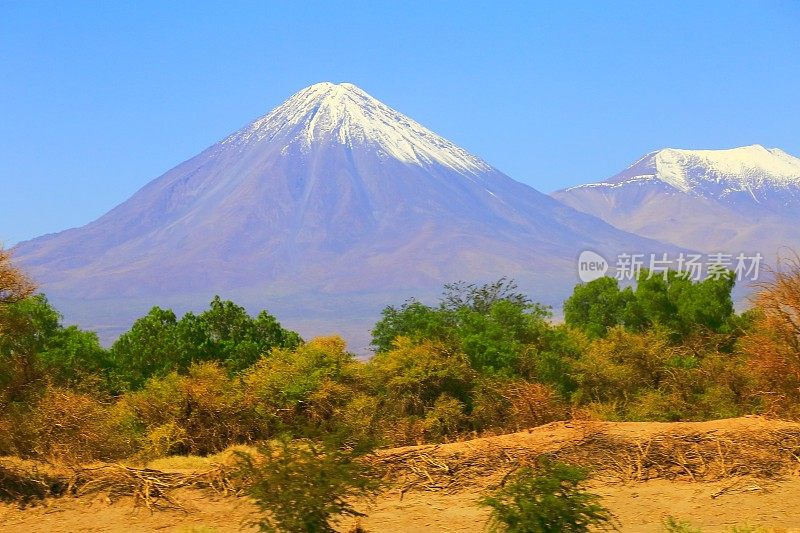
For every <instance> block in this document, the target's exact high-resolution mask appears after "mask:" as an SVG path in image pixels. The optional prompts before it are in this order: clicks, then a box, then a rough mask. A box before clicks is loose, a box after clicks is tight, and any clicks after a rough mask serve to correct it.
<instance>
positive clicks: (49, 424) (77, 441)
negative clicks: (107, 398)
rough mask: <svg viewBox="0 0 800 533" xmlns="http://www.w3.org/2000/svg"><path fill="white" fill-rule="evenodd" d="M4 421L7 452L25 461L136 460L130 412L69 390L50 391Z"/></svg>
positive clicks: (10, 412)
mask: <svg viewBox="0 0 800 533" xmlns="http://www.w3.org/2000/svg"><path fill="white" fill-rule="evenodd" d="M3 418H4V421H5V423H4V424H3V425H5V429H6V431H7V432H6V433H5V435H4V437H3V439H2V440H3V446H4V447H8V448H10V451H11V452H13V453H14V454H15V455H18V456H20V457H30V458H39V459H48V460H50V459H52V460H58V461H62V462H63V461H67V462H80V461H91V460H98V459H101V460H114V459H120V458H123V457H127V456H128V455H130V454H131V453H132V452H133V450H134V447H135V443H136V434H135V431H134V428H133V420H131V419H130V418H129V417H128V416H127V414H126V413H125V412H124V411H122V410H120V409H118V408H116V406H114V405H113V404H111V403H106V402H101V401H100V400H98V399H97V398H95V397H93V396H91V395H89V394H86V393H80V392H75V391H71V390H68V389H63V388H57V387H52V386H48V387H47V388H46V389H45V391H44V392H43V394H42V395H41V397H40V398H39V399H38V400H37V401H36V402H35V403H34V404H32V405H21V404H16V405H14V406H12V409H10V410H8V411H7V412H6V416H4V417H3Z"/></svg>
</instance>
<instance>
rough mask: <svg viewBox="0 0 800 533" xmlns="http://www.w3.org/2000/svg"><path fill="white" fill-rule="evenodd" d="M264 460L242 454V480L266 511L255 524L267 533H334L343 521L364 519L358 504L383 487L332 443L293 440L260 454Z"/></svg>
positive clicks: (364, 466) (354, 454) (350, 454)
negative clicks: (349, 518) (336, 524)
mask: <svg viewBox="0 0 800 533" xmlns="http://www.w3.org/2000/svg"><path fill="white" fill-rule="evenodd" d="M259 452H260V454H261V455H262V457H261V458H258V459H256V458H254V457H253V456H252V455H249V454H240V456H239V457H240V459H241V470H240V472H241V475H242V476H243V477H244V478H245V479H246V480H247V482H248V484H249V493H250V495H251V496H252V497H253V498H254V499H255V502H256V505H258V507H259V509H260V510H261V511H262V516H261V517H260V518H259V519H258V520H257V521H255V522H254V525H258V526H259V529H260V530H261V531H265V532H294V531H298V532H300V531H303V532H310V533H328V532H334V531H336V529H335V528H334V523H335V521H336V520H337V519H338V518H340V517H343V516H351V517H360V516H364V514H363V513H361V512H359V511H357V510H356V509H355V507H353V500H354V499H355V498H358V497H364V496H370V495H372V494H374V493H375V491H377V489H378V482H377V480H376V478H375V477H374V476H373V475H372V472H371V468H370V467H369V466H368V464H367V463H365V462H363V461H360V460H359V453H357V452H355V451H352V450H343V449H341V448H340V447H338V446H336V445H334V444H330V443H318V442H314V441H309V440H291V439H290V438H289V437H284V438H282V439H279V440H278V441H277V442H276V443H275V442H270V443H267V444H265V445H263V446H262V447H261V448H259Z"/></svg>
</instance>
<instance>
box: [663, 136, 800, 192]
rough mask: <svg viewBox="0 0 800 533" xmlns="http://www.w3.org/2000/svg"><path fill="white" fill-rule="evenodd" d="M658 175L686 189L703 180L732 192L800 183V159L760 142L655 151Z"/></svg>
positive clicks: (699, 183) (676, 186)
mask: <svg viewBox="0 0 800 533" xmlns="http://www.w3.org/2000/svg"><path fill="white" fill-rule="evenodd" d="M652 159H653V165H654V167H655V171H656V176H657V177H658V178H659V179H661V180H662V181H664V182H666V183H668V184H670V185H672V186H673V187H675V188H677V189H679V190H682V191H684V192H687V191H690V190H695V189H697V186H698V185H702V184H703V182H713V183H717V184H720V185H725V186H726V187H727V188H728V189H730V192H734V191H747V190H754V189H760V188H763V187H765V186H772V187H781V186H783V187H785V186H790V185H797V184H800V159H797V158H796V157H792V156H790V155H789V154H787V153H786V152H784V151H782V150H779V149H777V148H772V149H767V148H764V147H763V146H761V145H759V144H754V145H751V146H742V147H740V148H732V149H729V150H678V149H674V148H667V149H664V150H660V151H658V152H656V153H655V154H653V156H652Z"/></svg>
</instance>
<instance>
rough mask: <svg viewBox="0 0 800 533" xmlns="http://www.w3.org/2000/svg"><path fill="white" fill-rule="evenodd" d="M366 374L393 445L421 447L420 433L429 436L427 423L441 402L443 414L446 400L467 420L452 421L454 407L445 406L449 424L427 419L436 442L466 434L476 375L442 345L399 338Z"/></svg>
mask: <svg viewBox="0 0 800 533" xmlns="http://www.w3.org/2000/svg"><path fill="white" fill-rule="evenodd" d="M367 374H368V377H369V380H370V386H371V390H372V393H373V394H374V395H375V396H376V397H378V398H379V399H380V405H379V412H380V417H381V420H382V421H383V423H384V425H385V427H386V428H387V438H388V440H390V441H391V442H393V443H395V444H411V443H414V442H417V440H418V439H419V437H420V435H419V432H418V430H419V428H420V427H423V430H422V431H423V434H424V433H425V429H424V426H425V420H426V418H428V415H430V414H431V413H432V412H433V411H434V410H435V409H437V401H438V402H439V406H438V411H439V412H440V413H442V412H444V410H445V407H446V406H445V404H444V403H443V402H445V401H446V399H447V398H449V399H451V400H455V401H457V402H459V405H460V406H462V407H460V409H461V411H462V412H463V414H464V416H463V417H462V416H460V415H459V416H455V417H454V416H453V414H454V413H455V411H456V410H458V409H454V406H455V405H456V404H454V403H453V402H452V401H450V400H447V402H448V403H449V405H448V406H447V411H448V412H449V413H450V414H449V415H447V418H448V422H447V423H446V424H444V425H443V424H438V426H437V424H436V423H435V420H433V419H429V421H430V422H431V424H432V425H431V428H433V427H434V426H437V427H436V428H435V432H437V433H438V435H437V438H444V437H448V436H450V437H455V436H456V435H457V434H458V433H459V432H461V431H463V430H464V429H467V427H468V426H467V425H466V422H467V420H468V419H467V418H466V417H467V416H468V415H469V414H470V413H471V409H472V392H473V389H474V388H475V384H476V380H477V378H478V375H477V373H476V372H475V371H474V370H473V369H472V367H471V366H470V363H469V359H468V358H467V357H466V355H464V354H463V353H462V352H459V351H454V350H451V349H448V348H446V347H444V346H442V345H441V344H438V343H432V342H428V341H424V342H420V343H414V342H412V341H411V340H409V339H407V338H403V337H401V338H398V339H396V340H395V344H394V348H393V349H391V350H389V351H385V352H380V353H378V354H376V355H375V357H374V358H373V359H372V360H371V361H370V362H369V363H368V365H367ZM443 395H444V397H443ZM440 398H442V400H440ZM432 416H436V415H435V414H434V415H432ZM402 428H407V429H409V430H412V428H413V430H412V431H410V432H409V433H406V434H403V432H402V431H398V430H400V429H402ZM443 431H444V432H443Z"/></svg>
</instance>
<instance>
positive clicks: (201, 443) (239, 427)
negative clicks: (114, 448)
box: [121, 362, 267, 458]
mask: <svg viewBox="0 0 800 533" xmlns="http://www.w3.org/2000/svg"><path fill="white" fill-rule="evenodd" d="M121 402H122V403H123V405H124V406H125V408H126V409H128V410H129V412H130V413H131V414H132V417H133V418H134V419H135V420H136V422H137V425H138V427H139V430H140V432H141V435H142V440H141V443H142V445H143V446H144V447H143V449H142V450H141V454H142V456H144V457H146V458H155V457H158V456H162V455H170V454H180V455H184V454H193V455H208V454H210V453H216V452H220V451H222V450H224V449H225V448H227V447H228V446H230V445H233V444H242V443H247V442H250V441H252V440H253V439H256V438H261V437H263V436H264V435H265V434H266V433H267V430H266V428H265V427H264V423H263V421H261V420H259V419H258V417H257V416H256V415H255V413H254V412H253V411H252V409H250V407H249V406H248V405H247V404H246V403H245V402H244V393H243V391H242V387H241V385H240V383H239V380H238V379H230V378H229V377H228V374H227V372H226V370H225V369H224V368H222V367H220V366H219V365H218V364H217V363H211V362H205V363H198V364H193V365H192V366H190V367H189V370H188V375H186V376H181V375H178V374H177V373H174V372H173V373H171V374H168V375H167V376H165V377H161V378H152V379H150V380H148V381H147V383H145V385H144V387H143V388H142V389H141V390H139V391H136V392H131V393H128V394H126V395H125V396H124V397H123V398H122V400H121Z"/></svg>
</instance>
